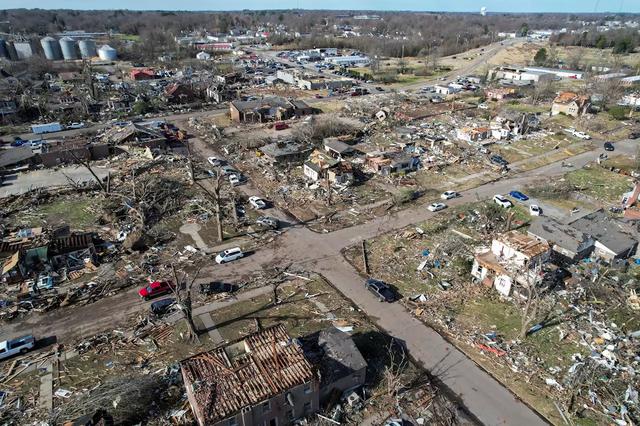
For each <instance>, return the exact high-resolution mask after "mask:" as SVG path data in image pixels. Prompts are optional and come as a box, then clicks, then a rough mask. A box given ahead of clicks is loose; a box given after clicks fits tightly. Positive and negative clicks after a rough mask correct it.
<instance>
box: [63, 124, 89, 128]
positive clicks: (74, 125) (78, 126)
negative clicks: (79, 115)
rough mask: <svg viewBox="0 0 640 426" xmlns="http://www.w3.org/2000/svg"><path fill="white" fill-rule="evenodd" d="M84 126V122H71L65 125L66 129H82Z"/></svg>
mask: <svg viewBox="0 0 640 426" xmlns="http://www.w3.org/2000/svg"><path fill="white" fill-rule="evenodd" d="M84 126H85V124H84V123H71V124H69V125H68V126H67V129H82V128H83V127H84Z"/></svg>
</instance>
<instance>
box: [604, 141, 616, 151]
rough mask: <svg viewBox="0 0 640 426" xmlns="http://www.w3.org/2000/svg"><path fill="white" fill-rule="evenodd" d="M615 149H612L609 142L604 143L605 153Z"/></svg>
mask: <svg viewBox="0 0 640 426" xmlns="http://www.w3.org/2000/svg"><path fill="white" fill-rule="evenodd" d="M614 149H615V148H614V147H613V144H612V143H611V142H605V143H604V150H605V151H613V150H614Z"/></svg>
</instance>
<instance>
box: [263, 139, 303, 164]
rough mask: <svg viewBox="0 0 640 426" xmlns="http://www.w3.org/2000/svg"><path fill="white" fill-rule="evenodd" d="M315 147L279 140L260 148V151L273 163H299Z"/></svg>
mask: <svg viewBox="0 0 640 426" xmlns="http://www.w3.org/2000/svg"><path fill="white" fill-rule="evenodd" d="M312 149H313V148H312V147H310V146H308V145H305V144H300V143H296V142H286V141H278V142H273V143H270V144H268V145H265V146H263V147H262V148H260V152H261V153H262V155H264V157H265V158H266V159H267V160H268V161H269V162H270V163H271V164H279V165H283V164H299V163H302V162H303V161H304V160H305V158H307V156H308V155H309V153H310V152H311V150H312Z"/></svg>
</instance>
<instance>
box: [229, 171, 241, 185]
mask: <svg viewBox="0 0 640 426" xmlns="http://www.w3.org/2000/svg"><path fill="white" fill-rule="evenodd" d="M229 183H230V184H231V186H238V185H240V176H239V175H237V174H235V173H232V174H230V175H229Z"/></svg>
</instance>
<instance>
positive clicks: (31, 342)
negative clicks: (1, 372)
mask: <svg viewBox="0 0 640 426" xmlns="http://www.w3.org/2000/svg"><path fill="white" fill-rule="evenodd" d="M35 344H36V339H35V337H33V336H32V335H30V334H29V335H27V336H22V337H18V338H16V339H11V340H5V341H4V342H0V359H5V358H9V357H11V356H13V355H17V354H24V353H27V352H29V351H30V350H31V349H33V348H34V346H35Z"/></svg>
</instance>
